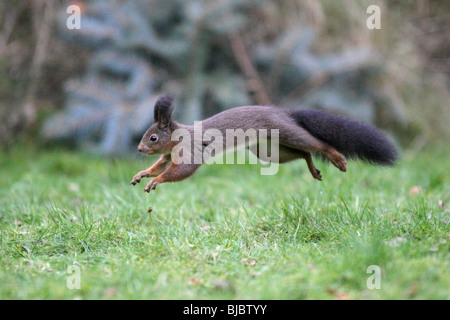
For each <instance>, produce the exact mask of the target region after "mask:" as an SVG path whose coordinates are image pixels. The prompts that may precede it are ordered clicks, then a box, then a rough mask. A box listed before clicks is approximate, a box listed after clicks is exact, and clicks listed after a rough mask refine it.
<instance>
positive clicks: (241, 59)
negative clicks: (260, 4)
mask: <svg viewBox="0 0 450 320" xmlns="http://www.w3.org/2000/svg"><path fill="white" fill-rule="evenodd" d="M230 41H231V49H232V50H233V54H234V56H235V58H236V61H237V63H238V64H239V67H240V68H241V70H242V72H243V73H244V76H245V78H246V81H247V88H248V89H249V90H250V91H252V92H254V94H255V100H256V103H258V104H260V105H272V102H271V100H270V98H269V96H268V94H267V90H266V88H265V87H264V84H263V82H262V80H261V77H260V76H259V73H258V71H257V70H256V68H255V66H254V65H253V63H252V61H251V60H250V57H249V55H248V53H247V50H246V49H245V44H244V41H243V40H242V37H241V36H240V35H239V34H236V33H233V34H231V35H230Z"/></svg>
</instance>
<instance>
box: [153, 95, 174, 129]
mask: <svg viewBox="0 0 450 320" xmlns="http://www.w3.org/2000/svg"><path fill="white" fill-rule="evenodd" d="M174 99H175V96H174V95H173V94H170V93H169V94H166V95H164V96H162V97H161V98H159V99H158V100H157V101H156V103H155V108H154V112H153V113H154V118H155V122H157V123H158V124H159V127H161V128H167V127H168V126H169V125H170V121H171V120H172V113H173V106H172V103H173V100H174Z"/></svg>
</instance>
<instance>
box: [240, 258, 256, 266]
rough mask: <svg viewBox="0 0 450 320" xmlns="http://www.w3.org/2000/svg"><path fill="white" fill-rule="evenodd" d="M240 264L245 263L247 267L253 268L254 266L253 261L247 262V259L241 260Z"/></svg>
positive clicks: (254, 262)
mask: <svg viewBox="0 0 450 320" xmlns="http://www.w3.org/2000/svg"><path fill="white" fill-rule="evenodd" d="M241 262H243V263H245V264H246V265H248V266H254V265H255V264H256V261H255V260H248V259H247V258H244V259H242V260H241Z"/></svg>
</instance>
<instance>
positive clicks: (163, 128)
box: [138, 94, 174, 155]
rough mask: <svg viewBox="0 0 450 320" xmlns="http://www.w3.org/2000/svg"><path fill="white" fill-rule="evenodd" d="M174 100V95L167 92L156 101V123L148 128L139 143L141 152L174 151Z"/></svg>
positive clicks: (161, 152)
mask: <svg viewBox="0 0 450 320" xmlns="http://www.w3.org/2000/svg"><path fill="white" fill-rule="evenodd" d="M173 100H174V96H173V95H171V94H167V95H165V96H162V97H161V98H159V99H158V100H157V101H156V103H155V107H154V111H153V113H154V119H155V123H154V124H153V125H152V126H151V127H150V128H148V130H147V131H146V132H145V134H144V136H143V137H142V139H141V142H140V143H139V145H138V151H139V152H142V153H144V154H147V155H149V154H165V153H170V152H171V151H172V146H171V144H172V143H171V142H172V141H171V135H172V131H173V124H174V122H173V120H172V113H173V106H172V102H173Z"/></svg>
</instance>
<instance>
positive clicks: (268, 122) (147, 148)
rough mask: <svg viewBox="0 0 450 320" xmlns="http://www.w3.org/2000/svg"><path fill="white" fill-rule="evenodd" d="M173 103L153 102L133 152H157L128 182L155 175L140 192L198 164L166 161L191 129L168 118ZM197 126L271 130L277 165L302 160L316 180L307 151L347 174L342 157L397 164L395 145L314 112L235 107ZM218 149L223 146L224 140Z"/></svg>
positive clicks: (167, 99) (367, 129)
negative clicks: (179, 136) (176, 135)
mask: <svg viewBox="0 0 450 320" xmlns="http://www.w3.org/2000/svg"><path fill="white" fill-rule="evenodd" d="M173 100H174V97H173V96H172V95H170V94H169V95H165V96H163V97H161V98H159V99H158V100H157V102H156V103H155V107H154V120H155V123H154V124H153V125H152V126H150V128H149V129H148V130H147V131H146V132H145V134H144V136H143V137H142V140H141V142H140V143H139V146H138V151H139V152H142V153H144V154H146V155H151V154H161V157H160V158H159V159H158V161H156V162H155V163H154V164H153V165H152V166H151V167H150V168H148V169H146V170H143V171H141V172H139V173H138V174H136V175H135V176H134V177H133V179H132V180H131V184H132V185H136V183H139V182H140V181H141V179H142V178H144V177H155V178H154V179H153V180H151V181H150V182H149V183H148V184H147V186H146V187H145V191H146V192H150V191H151V190H155V189H156V186H157V185H158V184H161V183H165V182H176V181H181V180H184V179H186V178H188V177H190V176H191V175H193V174H194V173H195V171H196V170H197V169H198V167H199V166H200V165H201V164H202V163H204V161H201V162H199V163H192V162H191V163H177V162H175V161H173V159H172V150H173V149H174V148H175V147H176V146H177V144H178V143H180V141H172V133H173V132H174V131H175V130H177V129H184V130H185V131H187V132H189V133H191V134H192V136H194V126H193V125H191V126H188V125H183V124H180V123H178V122H176V121H175V120H173V118H172V113H173V106H172V103H173ZM201 128H202V131H203V133H204V132H206V131H207V130H208V129H216V130H219V131H220V133H222V136H226V133H225V131H226V130H227V129H235V130H238V129H242V130H244V131H245V130H248V129H254V130H261V129H263V130H264V129H265V130H268V131H270V130H272V129H277V130H278V140H279V150H278V151H279V158H278V163H285V162H288V161H292V160H296V159H305V160H306V164H307V165H308V169H309V172H310V173H311V175H312V176H313V177H314V178H315V179H317V180H322V176H321V174H320V171H319V170H318V169H317V168H316V167H315V166H314V163H313V161H312V157H311V154H312V153H320V154H322V155H323V156H324V157H325V158H326V159H328V160H330V161H331V162H332V163H333V164H334V165H335V166H336V167H337V168H338V169H339V170H341V171H343V172H345V171H346V170H347V161H346V158H345V157H348V158H350V159H351V158H359V159H362V160H364V161H367V162H369V163H371V164H378V165H387V166H392V165H394V163H395V161H396V160H397V151H396V149H395V147H394V146H393V144H392V143H391V142H390V141H389V140H388V139H387V138H386V137H385V136H384V135H383V134H382V133H381V132H380V131H379V130H377V129H376V128H374V127H372V126H370V125H368V124H365V123H362V122H358V121H354V120H349V119H345V118H343V117H340V116H337V115H333V114H330V113H327V112H324V111H318V110H293V109H288V108H281V107H275V106H242V107H235V108H232V109H228V110H226V111H223V112H221V113H219V114H216V115H214V116H212V117H210V118H208V119H205V120H203V121H202V126H201ZM269 139H270V136H269ZM247 142H248V141H247ZM192 143H194V142H192ZM209 143H211V141H201V144H200V146H201V148H206V147H207V146H208V144H209ZM223 146H224V147H226V145H225V141H224V145H223ZM252 152H253V150H252ZM184 156H186V155H184ZM257 156H259V155H258V154H257ZM188 157H189V155H188Z"/></svg>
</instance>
